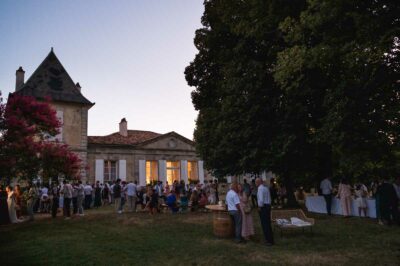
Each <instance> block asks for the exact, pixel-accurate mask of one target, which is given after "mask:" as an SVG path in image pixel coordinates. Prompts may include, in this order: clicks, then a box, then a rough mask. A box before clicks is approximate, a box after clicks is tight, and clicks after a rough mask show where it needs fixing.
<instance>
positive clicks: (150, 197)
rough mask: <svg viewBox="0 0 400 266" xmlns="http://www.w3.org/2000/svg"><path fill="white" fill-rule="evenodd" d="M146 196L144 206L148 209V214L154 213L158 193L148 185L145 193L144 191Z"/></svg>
mask: <svg viewBox="0 0 400 266" xmlns="http://www.w3.org/2000/svg"><path fill="white" fill-rule="evenodd" d="M146 198H147V200H146V201H147V204H146V208H148V209H149V212H150V214H152V215H153V214H155V213H156V212H157V211H158V209H157V207H158V195H157V193H155V192H154V190H153V188H152V187H148V189H147V193H146Z"/></svg>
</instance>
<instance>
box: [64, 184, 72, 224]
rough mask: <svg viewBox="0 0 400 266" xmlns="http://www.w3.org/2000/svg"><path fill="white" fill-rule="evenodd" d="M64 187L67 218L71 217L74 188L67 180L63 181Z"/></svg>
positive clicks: (65, 215)
mask: <svg viewBox="0 0 400 266" xmlns="http://www.w3.org/2000/svg"><path fill="white" fill-rule="evenodd" d="M63 184H64V187H63V192H64V217H65V219H66V220H69V219H70V218H71V201H72V191H73V188H72V186H71V184H70V183H68V182H67V181H66V180H64V181H63Z"/></svg>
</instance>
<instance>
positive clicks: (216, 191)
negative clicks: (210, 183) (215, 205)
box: [214, 179, 219, 202]
mask: <svg viewBox="0 0 400 266" xmlns="http://www.w3.org/2000/svg"><path fill="white" fill-rule="evenodd" d="M214 185H215V202H219V194H218V180H217V179H215V180H214Z"/></svg>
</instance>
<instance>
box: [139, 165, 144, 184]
mask: <svg viewBox="0 0 400 266" xmlns="http://www.w3.org/2000/svg"><path fill="white" fill-rule="evenodd" d="M139 185H140V186H146V161H145V160H139Z"/></svg>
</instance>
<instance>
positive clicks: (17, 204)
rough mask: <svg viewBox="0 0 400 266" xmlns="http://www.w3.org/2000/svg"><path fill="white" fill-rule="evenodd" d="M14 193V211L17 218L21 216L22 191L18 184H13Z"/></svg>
mask: <svg viewBox="0 0 400 266" xmlns="http://www.w3.org/2000/svg"><path fill="white" fill-rule="evenodd" d="M14 195H15V211H16V213H17V219H21V217H22V192H21V187H20V185H15V187H14Z"/></svg>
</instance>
